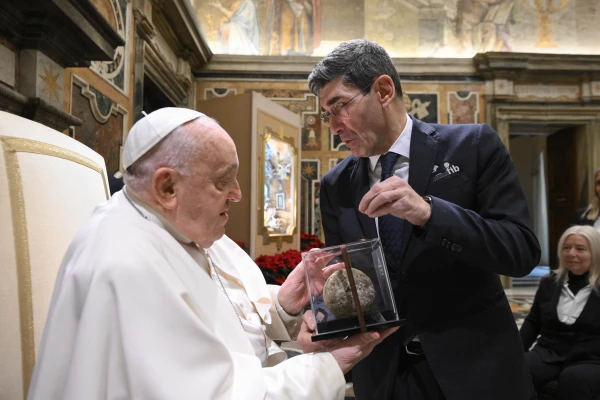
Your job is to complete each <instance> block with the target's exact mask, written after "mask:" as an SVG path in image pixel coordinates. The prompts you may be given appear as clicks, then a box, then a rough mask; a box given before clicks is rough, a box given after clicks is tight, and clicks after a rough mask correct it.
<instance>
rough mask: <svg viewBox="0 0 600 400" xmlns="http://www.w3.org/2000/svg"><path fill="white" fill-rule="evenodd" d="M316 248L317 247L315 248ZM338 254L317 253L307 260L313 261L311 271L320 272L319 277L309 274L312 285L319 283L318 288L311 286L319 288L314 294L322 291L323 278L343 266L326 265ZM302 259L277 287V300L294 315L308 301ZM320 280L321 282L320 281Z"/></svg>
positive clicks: (286, 310) (313, 289) (287, 311)
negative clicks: (279, 287) (317, 254)
mask: <svg viewBox="0 0 600 400" xmlns="http://www.w3.org/2000/svg"><path fill="white" fill-rule="evenodd" d="M316 250H318V249H316ZM337 255H338V254H334V253H327V254H325V255H319V256H316V255H315V257H314V259H313V258H310V259H309V262H314V263H315V264H316V266H315V267H314V270H313V271H312V272H314V273H319V274H322V275H321V276H319V277H318V278H319V279H316V277H314V276H311V283H312V284H313V285H319V286H320V287H318V288H315V287H313V288H311V290H312V291H313V292H314V291H315V290H320V291H319V292H318V293H315V294H316V295H319V294H321V292H322V291H323V285H324V284H325V280H326V279H327V278H328V277H329V276H330V275H331V274H333V273H334V272H335V271H337V270H338V269H342V268H344V264H334V265H329V266H327V267H325V265H327V263H328V262H329V261H331V260H332V259H333V258H334V257H335V256H337ZM304 268H305V266H304V261H302V262H301V263H300V264H298V265H297V266H296V268H294V270H293V271H292V272H291V273H290V274H289V275H288V277H287V279H286V280H285V282H284V283H283V285H281V289H279V294H278V295H277V300H278V301H279V304H280V305H281V307H283V309H284V311H285V312H286V313H288V314H290V315H296V314H298V313H300V312H301V311H302V310H303V309H304V307H305V306H306V305H307V304H308V302H309V300H310V299H309V297H308V289H307V288H306V277H305V273H304ZM321 281H322V282H321Z"/></svg>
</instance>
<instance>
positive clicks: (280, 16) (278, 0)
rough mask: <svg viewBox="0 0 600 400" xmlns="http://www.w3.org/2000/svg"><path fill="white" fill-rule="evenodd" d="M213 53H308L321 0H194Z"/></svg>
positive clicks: (315, 40) (316, 34) (317, 32)
mask: <svg viewBox="0 0 600 400" xmlns="http://www.w3.org/2000/svg"><path fill="white" fill-rule="evenodd" d="M193 3H194V6H195V8H196V10H197V17H198V19H199V20H200V25H201V27H202V28H203V31H204V33H205V35H206V38H207V41H208V43H209V45H210V47H211V49H212V51H213V52H214V53H222V54H249V55H310V54H312V53H313V50H314V49H315V48H317V47H318V46H319V42H320V37H321V0H304V1H289V0H267V1H264V0H262V1H261V0H258V1H257V0H233V1H231V0H221V1H218V0H196V1H194V2H193Z"/></svg>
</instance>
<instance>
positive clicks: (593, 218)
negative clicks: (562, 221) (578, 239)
mask: <svg viewBox="0 0 600 400" xmlns="http://www.w3.org/2000/svg"><path fill="white" fill-rule="evenodd" d="M594 187H595V190H594V193H595V194H596V196H594V199H593V200H592V202H591V203H590V204H589V205H588V206H587V207H584V208H580V209H579V210H577V211H576V212H575V215H574V216H573V218H572V219H571V225H590V226H593V227H594V228H596V230H597V231H600V169H598V170H596V173H595V174H594Z"/></svg>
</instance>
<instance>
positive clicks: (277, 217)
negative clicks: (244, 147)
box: [258, 127, 298, 250]
mask: <svg viewBox="0 0 600 400" xmlns="http://www.w3.org/2000/svg"><path fill="white" fill-rule="evenodd" d="M261 137H262V140H261V142H260V143H261V147H260V160H259V192H260V194H259V207H258V233H259V234H262V236H263V243H264V244H269V243H272V242H276V243H277V250H281V247H282V243H283V242H287V243H292V241H293V238H294V233H296V227H297V222H298V221H297V215H298V199H297V198H298V177H297V175H298V150H297V149H296V146H295V145H294V138H292V137H286V136H284V135H283V129H282V130H281V132H279V133H277V132H275V131H274V130H273V129H271V128H269V127H265V130H264V132H263V134H262V135H261Z"/></svg>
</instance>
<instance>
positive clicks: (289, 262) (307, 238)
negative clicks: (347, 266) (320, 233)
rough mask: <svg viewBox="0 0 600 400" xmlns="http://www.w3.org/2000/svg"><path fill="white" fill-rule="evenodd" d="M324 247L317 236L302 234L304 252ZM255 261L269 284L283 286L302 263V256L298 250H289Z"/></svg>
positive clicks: (261, 257)
mask: <svg viewBox="0 0 600 400" xmlns="http://www.w3.org/2000/svg"><path fill="white" fill-rule="evenodd" d="M322 247H325V244H324V243H323V242H321V241H320V240H319V238H318V237H317V236H316V235H311V234H308V233H301V234H300V250H301V251H302V252H305V251H309V250H310V249H314V248H322ZM254 261H255V262H256V265H258V267H259V268H260V270H261V272H262V273H263V275H264V277H265V280H266V281H267V283H268V284H276V285H281V284H282V283H283V282H285V279H286V278H287V276H288V275H289V274H290V272H292V271H293V270H294V268H296V266H297V265H298V264H299V263H300V261H302V256H301V252H300V251H298V250H288V251H285V252H283V253H280V254H275V255H272V256H260V257H258V258H257V259H256V260H254Z"/></svg>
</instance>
